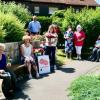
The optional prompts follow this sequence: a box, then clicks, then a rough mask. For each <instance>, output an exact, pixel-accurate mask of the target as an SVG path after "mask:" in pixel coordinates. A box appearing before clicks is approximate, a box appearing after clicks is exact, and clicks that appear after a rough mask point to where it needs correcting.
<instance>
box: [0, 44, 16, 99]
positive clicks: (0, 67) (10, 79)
mask: <svg viewBox="0 0 100 100" xmlns="http://www.w3.org/2000/svg"><path fill="white" fill-rule="evenodd" d="M4 50H5V45H4V44H2V43H0V78H3V79H4V80H3V85H2V89H3V93H4V95H5V97H7V98H8V97H10V96H11V94H12V93H13V92H14V91H16V90H18V87H17V84H16V77H15V74H14V72H13V71H11V70H10V69H9V67H10V66H11V63H8V64H7V59H6V56H5V54H4ZM5 75H6V76H5Z"/></svg>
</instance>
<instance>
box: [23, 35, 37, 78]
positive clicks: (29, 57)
mask: <svg viewBox="0 0 100 100" xmlns="http://www.w3.org/2000/svg"><path fill="white" fill-rule="evenodd" d="M30 40H31V37H30V36H28V35H25V36H23V42H24V43H23V44H22V45H21V56H22V57H21V60H22V62H23V63H24V64H25V66H26V67H27V69H28V73H29V79H32V74H31V69H32V67H33V69H34V70H35V71H36V77H37V78H39V73H38V68H37V66H36V63H35V59H34V55H33V46H32V45H31V43H30Z"/></svg>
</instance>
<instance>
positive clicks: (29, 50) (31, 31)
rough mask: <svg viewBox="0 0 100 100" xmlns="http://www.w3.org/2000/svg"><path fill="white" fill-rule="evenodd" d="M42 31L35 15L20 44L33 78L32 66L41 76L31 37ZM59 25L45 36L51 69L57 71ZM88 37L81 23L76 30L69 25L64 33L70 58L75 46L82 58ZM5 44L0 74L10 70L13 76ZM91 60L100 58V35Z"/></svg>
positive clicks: (0, 53) (0, 52) (0, 49)
mask: <svg viewBox="0 0 100 100" xmlns="http://www.w3.org/2000/svg"><path fill="white" fill-rule="evenodd" d="M40 31H41V24H40V22H39V21H37V17H36V16H33V21H31V22H30V23H29V25H28V31H26V32H25V35H24V36H23V38H22V40H23V44H22V45H21V46H20V50H21V61H22V62H23V64H25V66H26V67H27V69H28V72H29V75H28V77H29V79H32V73H31V72H32V71H31V70H32V67H33V69H34V70H35V71H36V77H37V78H38V77H39V72H38V66H37V64H36V60H35V57H34V52H33V45H32V43H31V42H32V41H31V38H32V36H35V35H38V34H39V33H40ZM57 31H58V30H57V25H55V24H51V25H50V26H49V28H48V31H47V32H46V33H45V34H44V36H45V44H43V45H44V50H45V55H48V56H49V58H50V70H51V72H55V66H56V48H57V42H58V33H57ZM85 38H86V35H85V32H84V31H83V29H82V26H81V25H77V27H76V31H75V32H73V30H72V27H71V26H68V28H67V30H66V32H65V33H64V39H65V53H66V54H67V55H68V57H69V58H72V52H73V48H74V47H75V49H76V54H77V59H78V60H81V59H82V58H81V53H82V47H83V45H84V40H85ZM4 50H5V45H4V44H2V43H0V74H1V73H4V72H9V73H10V74H11V76H13V74H12V72H10V71H9V70H8V68H7V66H8V67H10V66H11V64H7V60H6V56H5V54H4ZM89 60H91V61H95V60H96V61H99V60H100V36H99V37H98V39H97V41H96V44H95V47H94V49H93V52H92V55H91V56H90V57H89ZM13 79H15V78H12V81H13V82H14V84H15V80H13Z"/></svg>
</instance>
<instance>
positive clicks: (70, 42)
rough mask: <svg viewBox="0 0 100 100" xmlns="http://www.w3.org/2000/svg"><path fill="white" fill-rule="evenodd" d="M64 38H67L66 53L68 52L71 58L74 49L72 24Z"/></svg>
mask: <svg viewBox="0 0 100 100" xmlns="http://www.w3.org/2000/svg"><path fill="white" fill-rule="evenodd" d="M64 38H65V53H66V54H67V57H68V58H70V59H71V58H72V51H73V31H72V27H71V26H68V29H67V30H66V32H65V33H64Z"/></svg>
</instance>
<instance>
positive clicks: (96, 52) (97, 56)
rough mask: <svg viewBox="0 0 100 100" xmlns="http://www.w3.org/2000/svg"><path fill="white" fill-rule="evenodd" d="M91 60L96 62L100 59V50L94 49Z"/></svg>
mask: <svg viewBox="0 0 100 100" xmlns="http://www.w3.org/2000/svg"><path fill="white" fill-rule="evenodd" d="M91 59H94V60H99V59H100V48H94V49H93V51H92V55H91Z"/></svg>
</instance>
